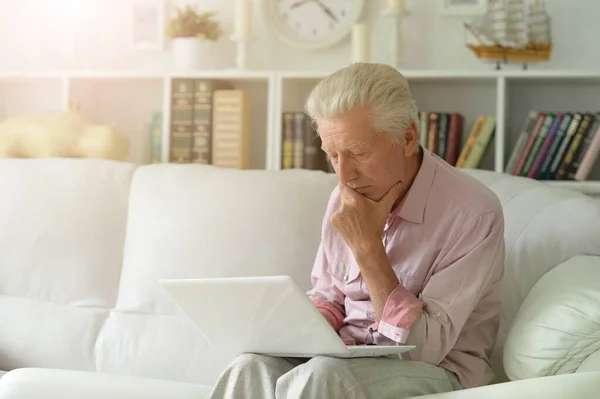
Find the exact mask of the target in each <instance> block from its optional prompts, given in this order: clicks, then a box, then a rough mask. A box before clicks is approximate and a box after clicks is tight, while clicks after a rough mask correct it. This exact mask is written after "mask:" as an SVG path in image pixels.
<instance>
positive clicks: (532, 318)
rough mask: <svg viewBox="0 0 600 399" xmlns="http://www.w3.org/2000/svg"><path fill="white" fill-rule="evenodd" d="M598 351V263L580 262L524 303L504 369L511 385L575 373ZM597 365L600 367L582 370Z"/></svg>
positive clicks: (562, 269) (563, 267)
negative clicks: (532, 379) (544, 377)
mask: <svg viewBox="0 0 600 399" xmlns="http://www.w3.org/2000/svg"><path fill="white" fill-rule="evenodd" d="M599 351H600V257H597V256H577V257H574V258H571V259H569V260H568V261H566V262H564V263H562V264H560V265H558V266H556V267H555V268H554V269H552V270H550V271H549V272H548V273H546V274H545V275H544V276H543V277H542V278H541V279H540V280H539V281H538V282H537V283H536V284H535V285H534V286H533V288H532V289H531V291H530V292H529V294H528V295H527V298H525V301H524V302H523V304H522V306H521V308H520V309H519V311H518V313H517V315H516V318H515V321H514V323H513V325H512V327H511V329H510V331H509V334H508V336H507V339H506V342H505V345H504V368H505V371H506V374H507V375H508V377H509V378H510V379H511V380H519V379H527V378H534V377H543V376H550V375H556V374H567V373H574V372H577V371H578V368H579V367H580V366H582V363H583V362H585V361H586V359H587V358H590V357H592V358H591V359H593V358H595V357H596V356H597V355H595V354H597V353H598V352H599ZM594 365H597V366H600V363H599V362H597V361H591V360H590V361H589V362H587V365H583V366H584V369H585V370H587V371H589V370H594ZM597 370H598V371H600V367H599V368H597Z"/></svg>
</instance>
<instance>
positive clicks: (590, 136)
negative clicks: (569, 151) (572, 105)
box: [567, 111, 600, 180]
mask: <svg viewBox="0 0 600 399" xmlns="http://www.w3.org/2000/svg"><path fill="white" fill-rule="evenodd" d="M599 130H600V111H599V112H597V113H596V115H595V116H594V123H593V125H592V126H591V127H590V129H589V130H588V133H587V134H586V136H585V139H584V140H583V143H582V144H581V146H580V149H579V151H578V153H577V155H576V156H575V159H574V160H573V164H572V165H571V168H570V169H569V171H568V172H567V179H568V180H576V175H577V172H578V171H579V170H580V169H581V165H582V164H583V160H584V159H585V157H586V156H587V154H588V153H589V149H590V147H591V144H592V142H593V140H594V138H595V137H596V136H597V135H598V131H599Z"/></svg>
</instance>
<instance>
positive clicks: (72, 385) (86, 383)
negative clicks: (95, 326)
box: [0, 368, 211, 399]
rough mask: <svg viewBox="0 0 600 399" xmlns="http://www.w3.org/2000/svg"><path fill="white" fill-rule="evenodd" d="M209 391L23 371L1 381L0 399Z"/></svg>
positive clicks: (155, 398)
mask: <svg viewBox="0 0 600 399" xmlns="http://www.w3.org/2000/svg"><path fill="white" fill-rule="evenodd" d="M210 391H211V388H210V387H208V386H202V385H193V384H185V383H181V382H174V381H165V380H155V379H151V378H139V377H131V376H124V375H111V374H102V373H94V372H86V371H71V370H58V369H39V368H25V369H17V370H13V371H11V372H10V373H8V374H6V375H5V376H4V378H2V379H1V380H0V399H33V398H35V399H56V398H61V399H82V398H85V399H106V398H111V399H142V398H143V399H163V398H178V399H200V398H205V397H207V396H208V395H209V394H210Z"/></svg>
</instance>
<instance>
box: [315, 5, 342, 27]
mask: <svg viewBox="0 0 600 399" xmlns="http://www.w3.org/2000/svg"><path fill="white" fill-rule="evenodd" d="M315 1H316V2H317V3H318V4H319V6H321V8H322V9H323V11H325V14H327V15H329V18H331V19H333V20H334V21H335V22H337V17H336V16H335V14H334V13H333V12H332V11H331V9H330V8H329V7H327V6H326V5H325V4H323V2H322V1H321V0H315Z"/></svg>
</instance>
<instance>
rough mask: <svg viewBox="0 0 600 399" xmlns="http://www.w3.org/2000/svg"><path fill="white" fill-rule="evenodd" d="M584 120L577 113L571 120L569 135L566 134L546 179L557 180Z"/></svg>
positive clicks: (580, 114) (581, 115)
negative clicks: (557, 175) (561, 166)
mask: <svg viewBox="0 0 600 399" xmlns="http://www.w3.org/2000/svg"><path fill="white" fill-rule="evenodd" d="M582 120H583V114H582V113H580V112H576V113H575V114H574V115H573V119H572V120H571V124H570V125H569V129H568V130H567V133H566V134H565V137H564V139H563V140H562V142H561V143H560V147H559V148H558V150H557V151H556V155H555V156H554V159H553V160H552V164H551V166H550V170H549V171H548V175H547V176H546V178H547V179H548V180H555V179H556V174H557V173H558V170H559V168H560V165H561V164H562V161H563V159H564V157H565V155H566V153H567V150H568V148H569V146H570V145H571V142H572V141H573V137H574V136H575V133H576V132H577V128H578V126H579V124H580V123H581V121H582Z"/></svg>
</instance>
